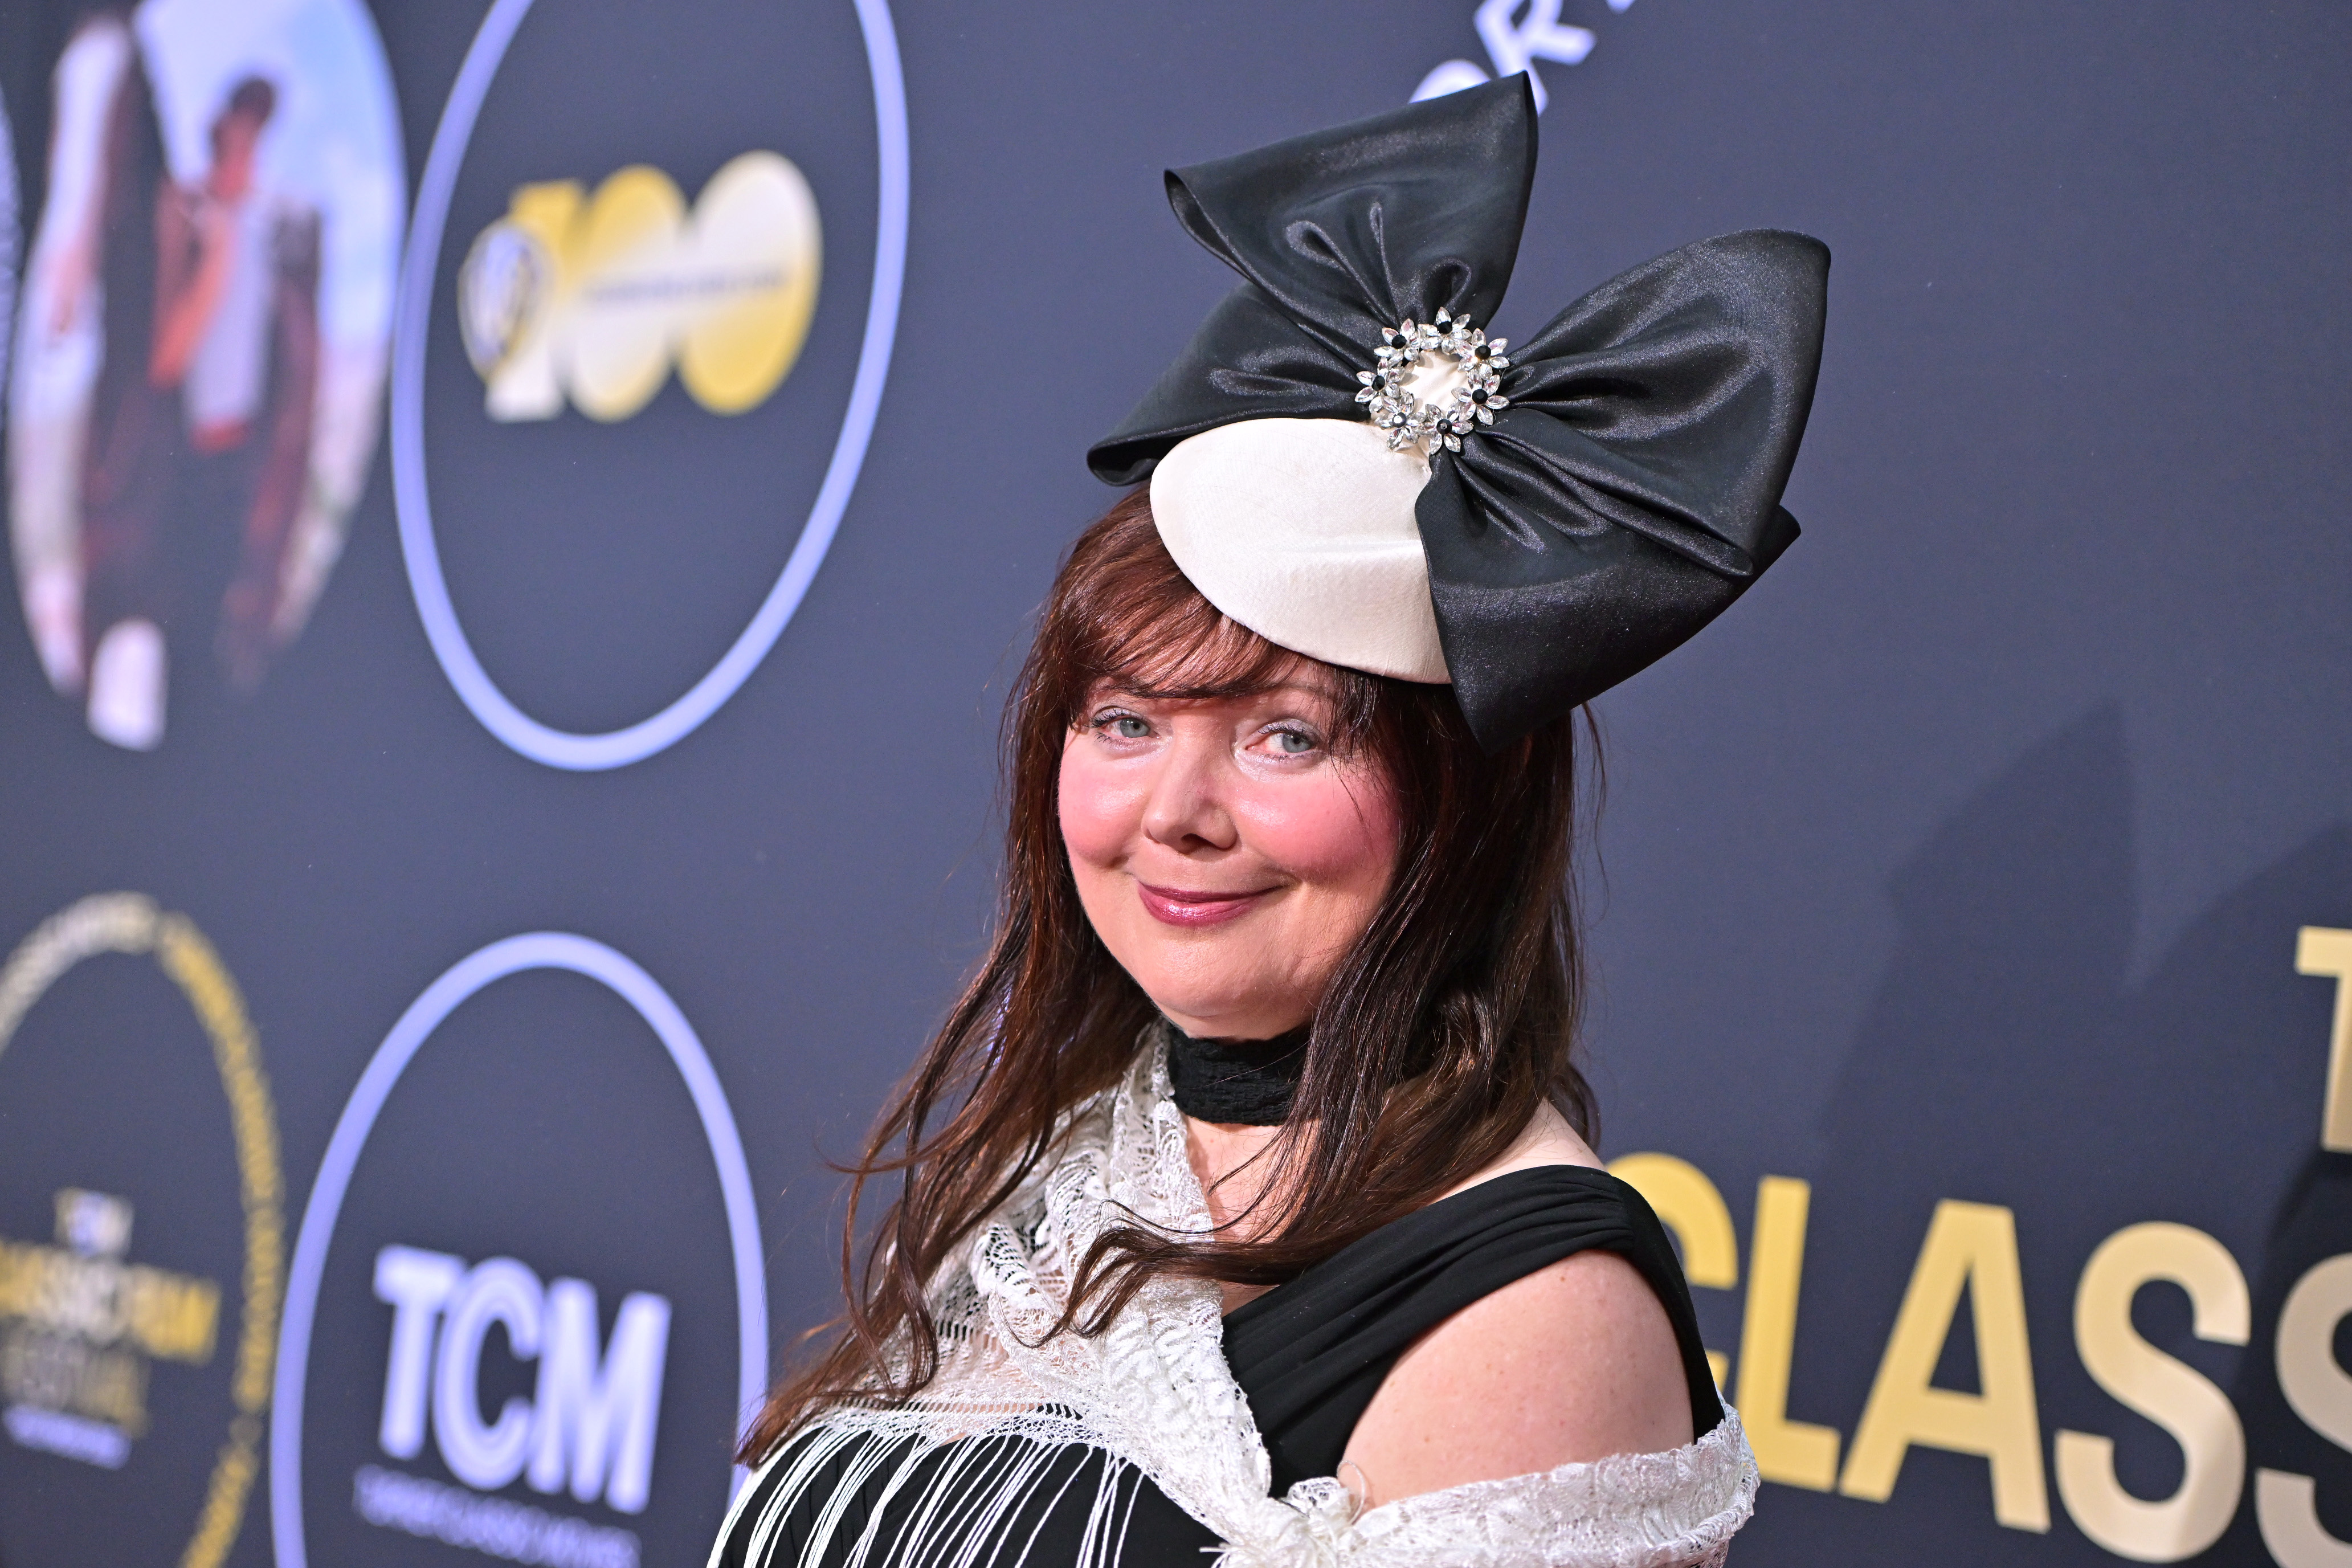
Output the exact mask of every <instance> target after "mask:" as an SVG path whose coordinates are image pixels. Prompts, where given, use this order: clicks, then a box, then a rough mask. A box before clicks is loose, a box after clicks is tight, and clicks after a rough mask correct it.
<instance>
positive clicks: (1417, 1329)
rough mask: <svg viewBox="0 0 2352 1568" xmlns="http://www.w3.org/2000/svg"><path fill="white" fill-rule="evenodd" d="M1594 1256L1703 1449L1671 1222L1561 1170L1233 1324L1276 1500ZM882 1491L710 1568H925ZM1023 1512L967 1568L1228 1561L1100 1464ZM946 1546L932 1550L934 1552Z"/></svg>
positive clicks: (1441, 1211) (748, 1508)
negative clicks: (1555, 1269)
mask: <svg viewBox="0 0 2352 1568" xmlns="http://www.w3.org/2000/svg"><path fill="white" fill-rule="evenodd" d="M1596 1249H1597V1250H1600V1251H1604V1252H1613V1253H1616V1254H1618V1255H1619V1256H1620V1257H1622V1258H1625V1259H1626V1261H1628V1262H1630V1263H1631V1264H1633V1267H1634V1268H1636V1269H1638V1270H1639V1271H1640V1272H1641V1275H1642V1277H1643V1279H1646V1280H1648V1281H1649V1284H1650V1288H1651V1289H1653V1290H1654V1291H1656V1292H1657V1296H1658V1300H1659V1301H1660V1302H1661V1303H1663V1304H1664V1307H1665V1310H1666V1316H1667V1318H1668V1319H1669V1320H1670V1321H1672V1323H1673V1325H1674V1331H1675V1342H1676V1343H1677V1345H1678V1346H1679V1348H1680V1350H1681V1352H1682V1360H1683V1374H1684V1378H1685V1382H1686V1383H1687V1384H1689V1393H1690V1405H1691V1430H1692V1433H1693V1435H1694V1436H1698V1435H1702V1434H1705V1433H1706V1432H1709V1431H1712V1430H1713V1429H1714V1428H1715V1426H1716V1425H1717V1423H1718V1422H1720V1421H1721V1420H1722V1419H1723V1405H1722V1404H1721V1402H1720V1400H1719V1399H1718V1398H1717V1394H1716V1389H1715V1381H1714V1378H1713V1377H1712V1375H1711V1374H1710V1373H1709V1372H1708V1369H1707V1364H1706V1352H1705V1351H1704V1350H1703V1349H1702V1348H1701V1347H1700V1344H1699V1337H1698V1323H1697V1321H1696V1318H1695V1317H1694V1315H1693V1313H1692V1311H1691V1301H1690V1291H1689V1289H1688V1288H1687V1286H1686V1285H1685V1283H1684V1280H1683V1274H1682V1268H1681V1266H1680V1264H1679V1263H1678V1262H1677V1261H1676V1259H1675V1253H1674V1248H1673V1247H1672V1246H1671V1244H1670V1243H1669V1242H1668V1241H1667V1239H1666V1235H1665V1232H1664V1228H1663V1227H1662V1226H1660V1225H1659V1223H1658V1218H1657V1216H1656V1215H1654V1213H1652V1212H1651V1209H1650V1205H1648V1204H1647V1203H1645V1202H1643V1199H1642V1195H1641V1194H1639V1193H1637V1192H1635V1191H1634V1190H1633V1188H1632V1187H1630V1186H1628V1185H1626V1184H1624V1183H1623V1182H1621V1181H1619V1180H1618V1179H1617V1178H1616V1177H1614V1176H1612V1175H1610V1174H1609V1173H1607V1172H1605V1171H1596V1170H1591V1169H1589V1168H1586V1167H1583V1166H1575V1165H1547V1166H1542V1167H1538V1168H1537V1169H1534V1170H1528V1171H1517V1172H1513V1173H1510V1174H1507V1175H1504V1176H1498V1177H1496V1178H1495V1179H1494V1180H1493V1181H1490V1182H1485V1183H1482V1184H1479V1185H1477V1186H1475V1187H1472V1188H1470V1189H1469V1190H1468V1191H1466V1192H1461V1193H1456V1194H1454V1195H1453V1196H1452V1197H1449V1198H1443V1199H1440V1200H1439V1201H1438V1202H1436V1203H1433V1204H1432V1205H1429V1206H1428V1207H1426V1208H1423V1209H1421V1210H1418V1211H1416V1212H1415V1213H1413V1214H1410V1215H1406V1216H1405V1217H1404V1218H1402V1219H1401V1220H1398V1221H1396V1222H1395V1223H1393V1224H1391V1225H1388V1226H1382V1227H1381V1229H1379V1230H1376V1231H1374V1232H1372V1233H1371V1234H1370V1236H1367V1237H1364V1238H1363V1239H1361V1240H1360V1241H1358V1242H1356V1243H1354V1244H1353V1245H1351V1246H1349V1247H1344V1248H1342V1249H1341V1250H1340V1251H1339V1252H1337V1253H1335V1254H1333V1255H1332V1256H1331V1257H1330V1258H1327V1259H1325V1260H1324V1261H1323V1262H1321V1263H1319V1264H1318V1265H1316V1266H1315V1267H1314V1268H1309V1269H1307V1271H1306V1272H1305V1273H1303V1274H1301V1275H1300V1276H1299V1277H1298V1278H1297V1279H1294V1280H1292V1281H1290V1282H1289V1283H1288V1284H1286V1285H1283V1286H1280V1287H1278V1288H1277V1289H1273V1290H1269V1291H1267V1292H1266V1293H1265V1295H1263V1296H1260V1297H1258V1298H1257V1299H1256V1300H1253V1301H1250V1302H1249V1303H1247V1304H1246V1305H1244V1306H1243V1307H1240V1308H1238V1309H1237V1310H1234V1311H1233V1312H1231V1313H1229V1314H1227V1315H1226V1318H1225V1321H1224V1328H1225V1359H1226V1362H1227V1363H1228V1364H1229V1365H1230V1366H1231V1367H1232V1368H1233V1373H1234V1381H1235V1382H1236V1383H1238V1384H1240V1385H1241V1389H1242V1392H1243V1394H1244V1395H1245V1396H1246V1397H1247V1398H1248V1400H1249V1405H1250V1409H1251V1412H1252V1414H1253V1415H1255V1417H1256V1420H1257V1425H1258V1431H1259V1434H1260V1435H1261V1436H1263V1437H1264V1438H1265V1445H1266V1448H1267V1451H1268V1453H1269V1455H1270V1457H1271V1458H1272V1459H1273V1462H1274V1484H1273V1488H1272V1490H1273V1492H1274V1493H1275V1495H1276V1496H1279V1495H1281V1494H1282V1493H1284V1492H1286V1491H1287V1490H1288V1489H1289V1488H1290V1487H1291V1485H1292V1484H1293V1483H1294V1482H1297V1481H1300V1480H1305V1479H1308V1478H1310V1477H1316V1476H1329V1475H1332V1474H1335V1473H1336V1472H1337V1471H1338V1469H1339V1460H1340V1458H1341V1456H1342V1455H1343V1454H1344V1453H1345V1452H1346V1449H1347V1446H1348V1439H1349V1436H1350V1435H1351V1434H1352V1433H1353V1432H1354V1431H1355V1427H1356V1422H1357V1420H1358V1419H1359V1418H1360V1416H1361V1415H1363V1413H1364V1410H1365V1407H1366V1406H1368V1405H1370V1404H1371V1401H1372V1395H1373V1394H1375V1393H1377V1392H1378V1391H1379V1389H1380V1386H1381V1380H1382V1379H1384V1378H1385V1377H1387V1375H1388V1373H1389V1369H1390V1368H1391V1367H1392V1366H1394V1365H1395V1364H1396V1362H1397V1358H1398V1357H1399V1356H1401V1355H1402V1354H1403V1353H1404V1352H1405V1350H1406V1349H1407V1348H1408V1347H1409V1346H1411V1345H1412V1342H1414V1341H1415V1340H1417V1339H1419V1338H1420V1337H1421V1336H1422V1335H1423V1334H1424V1333H1426V1332H1428V1331H1430V1330H1431V1329H1433V1328H1435V1327H1436V1326H1437V1325H1438V1324H1439V1323H1441V1322H1443V1321H1445V1320H1446V1319H1447V1318H1449V1317H1451V1316H1453V1315H1454V1313H1455V1312H1458V1311H1460V1310H1462V1309H1463V1308H1465V1307H1466V1306H1469V1305H1470V1304H1471V1303H1472V1302H1474V1301H1476V1300H1480V1299H1481V1298H1482V1297H1485V1296H1486V1295H1488V1294H1490V1293H1491V1292H1493V1291H1496V1290H1498V1289H1502V1288H1503V1287H1504V1286H1506V1285H1508V1284H1510V1283H1511V1282H1512V1281H1514V1280H1516V1279H1523V1278H1525V1277H1526V1276H1527V1275H1529V1274H1532V1273H1534V1272H1535V1271H1536V1270H1537V1269H1538V1268H1544V1267H1545V1266H1546V1265H1548V1264H1552V1263H1556V1262H1558V1261H1559V1260H1560V1259H1561V1258H1568V1257H1570V1256H1572V1255H1574V1254H1576V1253H1579V1252H1585V1251H1591V1250H1596ZM868 1441H871V1442H877V1443H878V1442H883V1441H886V1439H883V1438H879V1437H877V1438H871V1439H868ZM991 1442H992V1439H989V1438H985V1437H981V1438H971V1439H967V1440H965V1441H963V1442H961V1443H950V1444H947V1445H944V1446H943V1447H940V1449H938V1450H936V1451H935V1452H934V1453H933V1454H932V1455H931V1456H930V1457H929V1458H928V1459H927V1460H926V1461H925V1464H926V1465H927V1466H939V1467H942V1468H955V1469H957V1470H959V1471H960V1472H961V1475H962V1476H963V1477H964V1478H966V1479H965V1480H964V1481H962V1482H961V1483H960V1486H959V1489H968V1490H969V1492H970V1494H971V1496H973V1497H974V1498H980V1497H981V1496H982V1494H984V1493H985V1491H986V1490H987V1489H988V1488H989V1487H990V1485H991V1483H992V1478H993V1476H994V1475H995V1474H996V1473H997V1472H998V1471H999V1469H1000V1467H998V1466H996V1465H994V1464H992V1458H993V1456H992V1455H991V1454H990V1453H989V1452H987V1451H986V1450H987V1446H988V1445H989V1444H990V1443H991ZM788 1468H790V1466H789V1465H788V1464H779V1465H773V1466H771V1467H769V1468H768V1469H767V1470H766V1471H765V1472H763V1477H762V1479H761V1481H760V1482H759V1483H757V1484H758V1485H760V1486H762V1487H768V1488H772V1487H775V1486H778V1485H780V1484H781V1482H782V1476H783V1474H784V1472H785V1471H786V1470H787V1469H788ZM873 1473H874V1470H873V1468H871V1467H870V1466H868V1465H866V1464H863V1463H861V1462H860V1459H859V1456H858V1455H857V1454H856V1453H855V1452H854V1451H853V1452H851V1453H848V1454H844V1455H840V1456H836V1457H835V1458H834V1459H833V1460H831V1461H830V1473H829V1474H828V1475H827V1476H826V1477H825V1478H824V1479H823V1480H822V1481H820V1483H819V1484H817V1485H814V1486H812V1487H810V1488H808V1489H807V1490H806V1491H805V1492H804V1493H803V1495H802V1497H801V1498H800V1499H799V1500H798V1502H797V1503H796V1504H795V1505H794V1506H793V1510H792V1513H791V1515H790V1516H789V1517H787V1519H786V1520H785V1521H783V1522H782V1528H781V1529H777V1530H774V1531H772V1532H770V1531H759V1532H757V1533H759V1534H762V1535H764V1536H765V1538H766V1544H765V1548H764V1550H762V1551H761V1553H760V1554H759V1555H758V1556H757V1557H754V1556H753V1555H752V1554H751V1542H752V1538H753V1536H754V1534H755V1531H753V1529H752V1528H751V1521H754V1520H756V1519H758V1518H760V1517H761V1514H762V1513H763V1512H764V1511H765V1510H763V1509H762V1508H761V1498H760V1497H758V1496H754V1497H752V1498H751V1499H748V1500H746V1503H745V1506H744V1507H742V1508H740V1509H739V1510H737V1513H736V1516H735V1523H734V1526H733V1527H732V1528H731V1529H730V1531H729V1533H728V1535H727V1537H726V1538H725V1539H724V1540H722V1541H721V1542H719V1549H718V1551H717V1552H716V1553H715V1554H714V1555H713V1556H712V1558H711V1564H712V1568H847V1565H849V1564H851V1563H857V1564H859V1565H860V1568H916V1565H915V1564H914V1563H912V1562H910V1561H909V1555H908V1552H905V1551H904V1550H903V1547H902V1537H903V1536H904V1535H905V1534H906V1532H907V1529H908V1523H909V1520H908V1514H909V1513H910V1511H911V1504H910V1503H908V1502H907V1501H905V1500H908V1499H911V1498H914V1497H918V1496H926V1495H929V1496H930V1497H931V1499H932V1502H933V1504H934V1505H936V1504H937V1502H938V1496H937V1494H936V1493H935V1492H932V1491H931V1490H930V1489H928V1488H926V1487H923V1486H920V1485H904V1486H901V1487H900V1488H899V1489H898V1490H897V1491H896V1492H895V1493H886V1492H885V1490H884V1487H883V1483H881V1482H879V1481H876V1480H871V1479H866V1480H862V1481H861V1480H860V1479H858V1478H859V1477H860V1476H870V1475H872V1474H873ZM881 1473H883V1474H888V1473H890V1467H887V1466H885V1467H882V1468H881ZM1106 1492H1108V1493H1110V1494H1111V1495H1112V1496H1113V1497H1114V1499H1115V1502H1114V1506H1113V1507H1111V1508H1110V1509H1108V1510H1106V1509H1104V1508H1103V1507H1101V1506H1100V1503H1101V1500H1102V1498H1103V1497H1104V1495H1105V1494H1106ZM1021 1497H1022V1500H1021V1501H1019V1502H1018V1503H1017V1504H1015V1505H1014V1506H1013V1507H1011V1508H1005V1509H995V1510H992V1509H989V1508H987V1507H985V1506H981V1507H974V1508H969V1509H960V1510H958V1511H959V1512H961V1513H962V1514H963V1515H964V1516H965V1517H967V1518H970V1519H971V1520H972V1521H973V1523H972V1525H971V1536H972V1538H971V1539H967V1540H965V1541H962V1542H959V1543H958V1545H959V1550H957V1551H955V1552H953V1553H952V1556H953V1557H954V1559H955V1560H956V1561H957V1562H958V1563H964V1564H969V1565H970V1568H1015V1565H1021V1568H1094V1565H1096V1564H1108V1563H1120V1564H1124V1565H1126V1568H1202V1564H1203V1563H1204V1562H1206V1561H1207V1560H1206V1559H1205V1558H1204V1557H1203V1555H1202V1553H1203V1552H1213V1551H1214V1550H1215V1549H1216V1548H1217V1546H1218V1545H1219V1542H1218V1541H1217V1539H1216V1538H1215V1536H1213V1534H1212V1533H1211V1532H1210V1531H1208V1529H1207V1528H1206V1527H1204V1526H1203V1525H1202V1524H1201V1523H1199V1522H1198V1521H1195V1520H1193V1519H1192V1516H1190V1515H1189V1514H1187V1513H1185V1512H1184V1511H1183V1510H1181V1509H1180V1508H1178V1507H1177V1505H1176V1504H1175V1503H1174V1502H1173V1501H1171V1500H1170V1499H1169V1497H1168V1496H1167V1494H1166V1493H1164V1492H1162V1491H1161V1490H1160V1489H1159V1488H1158V1487H1156V1486H1154V1485H1153V1484H1152V1483H1151V1482H1150V1479H1147V1478H1145V1477H1144V1476H1142V1475H1141V1474H1140V1473H1139V1472H1138V1471H1136V1470H1135V1469H1134V1468H1132V1467H1130V1466H1129V1465H1127V1464H1126V1463H1125V1462H1124V1461H1122V1460H1119V1459H1118V1458H1114V1457H1112V1456H1110V1455H1108V1454H1106V1453H1105V1452H1103V1451H1102V1450H1101V1449H1099V1448H1092V1447H1077V1446H1073V1447H1069V1448H1068V1449H1067V1450H1066V1451H1064V1452H1062V1453H1060V1454H1058V1455H1056V1456H1055V1459H1054V1460H1053V1461H1052V1464H1051V1466H1050V1467H1049V1472H1048V1476H1047V1478H1046V1480H1045V1484H1042V1485H1036V1484H1033V1485H1029V1486H1026V1487H1024V1489H1023V1490H1022V1494H1021ZM827 1513H832V1514H835V1515H836V1516H837V1518H838V1520H839V1522H838V1523H837V1524H835V1527H834V1528H833V1529H832V1530H831V1531H829V1532H826V1533H827V1534H828V1535H829V1540H828V1543H827V1546H826V1548H825V1550H824V1552H823V1554H822V1557H821V1559H819V1560H817V1561H814V1562H808V1563H805V1564H804V1563H803V1558H804V1557H805V1555H806V1552H805V1548H806V1545H807V1543H808V1542H811V1541H813V1540H814V1539H815V1538H816V1536H817V1535H818V1534H819V1533H820V1532H819V1531H818V1530H817V1521H818V1519H819V1518H820V1517H821V1516H822V1515H824V1514H827ZM938 1545H939V1542H937V1540H936V1538H934V1539H933V1540H932V1542H931V1548H932V1551H933V1552H936V1551H937V1549H938Z"/></svg>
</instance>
